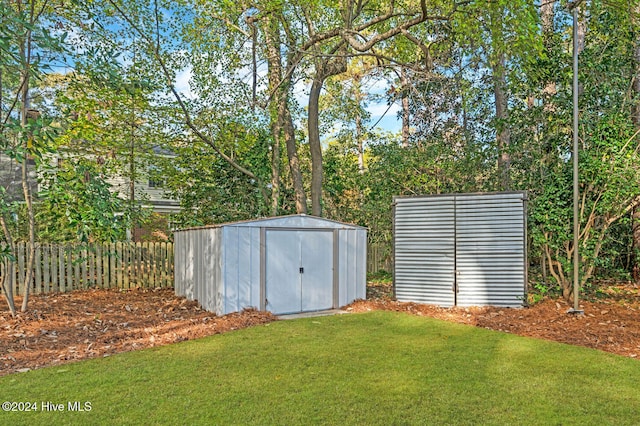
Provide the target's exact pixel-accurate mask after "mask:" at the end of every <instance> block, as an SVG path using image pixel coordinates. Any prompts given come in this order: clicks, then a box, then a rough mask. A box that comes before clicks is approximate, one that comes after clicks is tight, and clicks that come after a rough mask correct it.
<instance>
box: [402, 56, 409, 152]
mask: <svg viewBox="0 0 640 426" xmlns="http://www.w3.org/2000/svg"><path fill="white" fill-rule="evenodd" d="M400 85H401V89H400V99H401V102H402V147H403V148H408V147H409V126H410V118H411V114H410V112H409V96H408V91H409V79H408V78H407V72H406V71H405V70H404V69H402V68H401V69H400Z"/></svg>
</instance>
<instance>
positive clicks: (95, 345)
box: [0, 286, 640, 376]
mask: <svg viewBox="0 0 640 426" xmlns="http://www.w3.org/2000/svg"><path fill="white" fill-rule="evenodd" d="M611 288H612V289H613V291H612V292H611V294H610V297H607V298H605V299H602V300H597V301H583V302H582V303H581V307H582V309H584V311H585V313H584V315H574V314H567V310H568V309H569V308H570V306H569V305H568V304H566V302H564V301H560V300H553V299H545V300H543V301H541V302H539V303H536V304H535V305H533V306H531V307H528V308H523V309H508V308H466V309H465V308H440V307H436V306H431V305H423V304H417V303H400V302H397V301H394V300H392V299H391V298H390V297H389V294H388V292H389V288H388V286H386V287H385V286H372V287H370V288H369V296H368V297H369V300H366V301H356V302H354V303H353V304H351V305H350V306H348V307H347V308H346V309H347V310H349V311H350V312H365V311H370V310H392V311H400V312H407V313H410V314H413V315H423V316H429V317H434V318H438V319H443V320H446V321H454V322H458V323H464V324H469V325H473V326H476V327H484V328H488V329H492V330H498V331H503V332H508V333H514V334H519V335H522V336H531V337H536V338H541V339H548V340H554V341H557V342H564V343H568V344H572V345H580V346H587V347H590V348H595V349H599V350H603V351H607V352H612V353H615V354H619V355H623V356H628V357H632V358H636V357H638V356H639V355H640V290H639V289H638V288H637V287H634V286H620V287H611ZM17 302H18V306H19V302H20V301H19V298H18V300H17ZM2 303H3V304H4V303H5V302H4V300H2ZM276 319H277V318H276V317H275V316H274V315H272V314H270V313H268V312H259V311H255V310H247V311H244V312H241V313H235V314H229V315H225V316H222V317H218V316H216V315H214V314H212V313H210V312H207V311H204V310H202V309H200V308H199V307H198V305H197V304H196V303H195V302H189V301H187V300H185V299H184V298H179V297H176V296H175V295H174V293H173V290H172V289H154V290H141V289H133V290H127V291H118V290H102V289H94V290H83V291H75V292H71V293H57V294H48V295H34V296H32V299H31V301H30V303H29V310H28V312H25V313H19V314H18V315H17V316H16V317H15V318H13V317H11V315H10V314H9V311H8V308H7V307H6V304H5V305H4V306H2V307H0V376H1V375H6V374H10V373H14V372H20V371H27V370H31V369H35V368H41V367H44V366H49V365H58V364H63V363H67V362H71V361H76V360H81V359H88V358H97V357H104V356H109V355H112V354H116V353H120V352H127V351H132V350H139V349H143V348H148V347H152V346H160V345H166V344H170V343H175V342H180V341H183V340H190V339H196V338H199V337H204V336H208V335H212V334H218V333H224V332H226V331H231V330H237V329H241V328H245V327H250V326H254V325H258V324H265V323H268V322H271V321H275V320H276Z"/></svg>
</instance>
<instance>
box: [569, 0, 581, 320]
mask: <svg viewBox="0 0 640 426" xmlns="http://www.w3.org/2000/svg"><path fill="white" fill-rule="evenodd" d="M582 1H583V0H575V1H572V2H570V3H569V5H568V6H569V9H570V10H571V12H572V14H573V155H572V156H573V308H571V309H569V311H567V313H570V314H584V311H582V310H580V295H579V292H580V252H579V245H580V212H579V209H578V204H579V202H580V187H579V183H580V180H579V176H578V173H579V170H578V151H579V144H578V6H579V5H580V3H582Z"/></svg>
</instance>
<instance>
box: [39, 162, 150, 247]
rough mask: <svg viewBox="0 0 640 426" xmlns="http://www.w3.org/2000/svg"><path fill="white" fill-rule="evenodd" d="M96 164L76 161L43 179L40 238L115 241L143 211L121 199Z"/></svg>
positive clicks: (119, 238)
mask: <svg viewBox="0 0 640 426" xmlns="http://www.w3.org/2000/svg"><path fill="white" fill-rule="evenodd" d="M100 169H101V167H100V165H99V164H97V163H96V162H95V161H91V160H87V159H81V158H72V159H69V160H66V161H64V162H63V163H62V165H61V167H59V168H58V169H56V170H52V171H49V172H48V173H47V174H46V176H45V178H44V179H43V182H42V186H44V188H46V189H44V190H43V191H41V193H40V194H39V195H40V197H41V198H42V201H41V202H40V203H39V205H38V211H37V215H36V217H37V219H38V225H39V226H38V237H39V238H40V239H41V240H44V241H51V242H89V241H91V242H115V241H123V240H124V239H126V231H127V229H131V224H132V223H133V222H134V221H136V220H139V219H140V214H141V211H140V209H139V208H138V207H137V206H134V207H133V208H132V207H131V206H129V205H128V204H127V203H125V201H124V200H122V199H120V198H118V196H117V195H115V194H114V192H113V190H112V188H111V185H109V184H108V183H107V182H106V181H105V179H104V176H102V174H101V170H100Z"/></svg>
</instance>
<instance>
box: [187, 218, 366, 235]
mask: <svg viewBox="0 0 640 426" xmlns="http://www.w3.org/2000/svg"><path fill="white" fill-rule="evenodd" d="M223 227H255V228H329V229H367V228H365V227H362V226H358V225H353V224H349V223H344V222H338V221H336V220H331V219H325V218H322V217H317V216H308V215H305V214H294V215H288V216H274V217H267V218H261V219H250V220H243V221H239V222H227V223H219V224H213V225H206V226H198V227H192V228H185V229H178V230H176V231H175V232H180V231H191V230H195V229H211V228H223Z"/></svg>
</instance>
